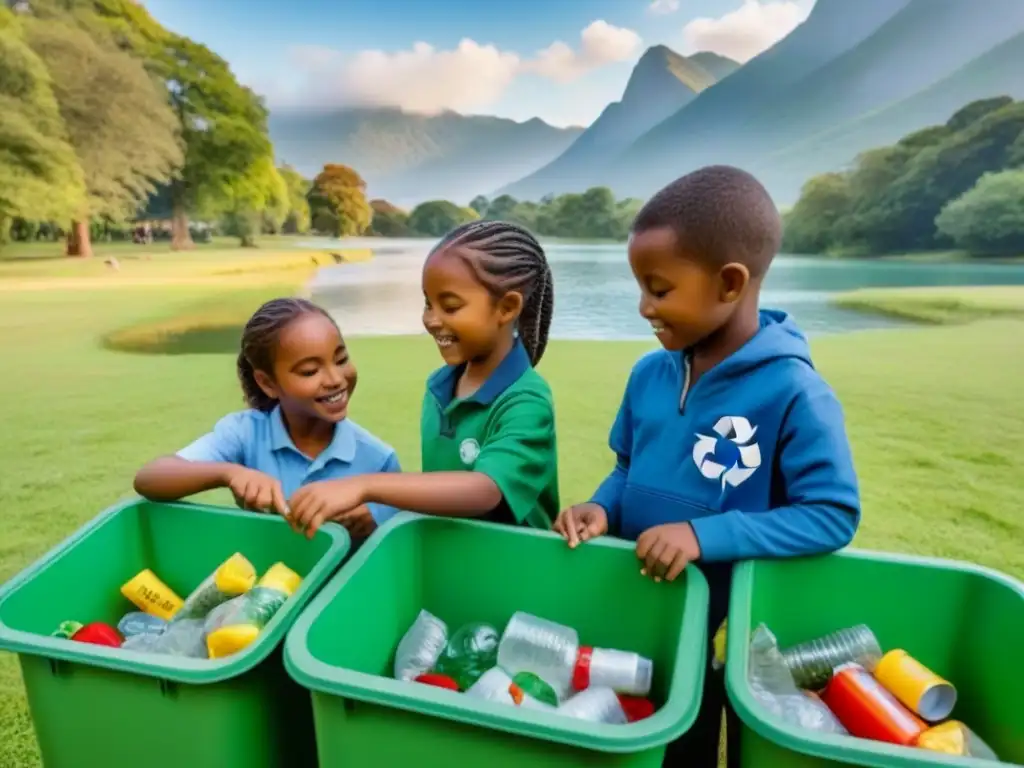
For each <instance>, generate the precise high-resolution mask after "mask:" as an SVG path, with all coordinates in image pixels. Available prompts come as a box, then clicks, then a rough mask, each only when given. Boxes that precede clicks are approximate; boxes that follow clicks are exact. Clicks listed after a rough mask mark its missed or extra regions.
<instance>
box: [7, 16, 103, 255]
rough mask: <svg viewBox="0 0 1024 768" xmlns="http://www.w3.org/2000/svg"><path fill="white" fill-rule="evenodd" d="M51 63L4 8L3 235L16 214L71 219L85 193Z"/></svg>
mask: <svg viewBox="0 0 1024 768" xmlns="http://www.w3.org/2000/svg"><path fill="white" fill-rule="evenodd" d="M84 191H85V190H84V184H83V179H82V169H81V166H80V165H79V163H78V159H77V157H76V156H75V151H74V149H73V148H72V146H71V144H70V143H69V142H68V140H67V133H66V129H65V126H64V121H63V120H62V119H61V115H60V109H59V107H58V105H57V100H56V99H55V98H54V95H53V91H52V89H51V80H50V75H49V73H48V71H47V69H46V66H45V65H44V64H43V62H42V61H41V60H40V59H39V57H38V56H37V55H36V54H35V53H34V52H33V51H32V49H31V48H30V47H29V45H28V44H27V43H26V41H25V39H24V37H23V35H22V29H21V25H20V23H19V22H18V21H17V20H16V19H15V17H14V16H13V14H11V13H10V11H8V10H7V9H6V8H0V241H2V239H3V238H2V236H3V235H6V233H7V231H8V229H9V227H10V222H11V219H13V218H14V217H22V218H25V219H55V220H59V219H70V217H71V215H72V214H73V213H74V211H76V210H78V208H79V206H80V205H81V204H82V201H83V198H84Z"/></svg>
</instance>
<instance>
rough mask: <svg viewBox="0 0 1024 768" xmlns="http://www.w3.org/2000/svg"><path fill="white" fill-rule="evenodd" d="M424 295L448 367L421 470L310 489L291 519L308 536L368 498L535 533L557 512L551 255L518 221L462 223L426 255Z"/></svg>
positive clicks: (440, 377) (439, 376)
mask: <svg viewBox="0 0 1024 768" xmlns="http://www.w3.org/2000/svg"><path fill="white" fill-rule="evenodd" d="M423 295H424V299H425V305H424V309H423V325H424V327H425V328H426V329H427V332H428V333H429V334H430V335H431V336H432V337H433V339H434V342H435V343H436V344H437V349H438V352H439V353H440V355H441V358H442V359H443V360H444V362H445V365H444V366H442V367H441V368H439V369H438V370H436V371H434V373H432V374H431V375H430V377H429V378H428V379H427V386H426V392H425V394H424V398H423V411H422V416H421V423H420V432H421V449H422V467H423V471H422V472H418V473H413V472H402V473H379V474H368V475H360V476H358V477H351V478H346V479H342V480H337V481H329V482H325V483H317V484H315V485H309V486H306V487H305V488H303V489H301V490H299V491H298V492H297V493H296V494H295V496H294V497H293V498H292V500H291V512H292V515H294V517H295V519H296V520H297V521H298V522H300V523H301V524H303V525H305V526H306V531H307V535H309V536H312V535H313V533H315V532H316V530H317V528H319V526H320V525H321V524H322V523H323V522H325V521H327V520H334V521H337V522H341V523H344V522H345V519H346V517H347V516H348V515H350V514H353V510H356V509H358V508H359V507H360V506H361V505H363V504H367V503H378V504H386V505H390V506H393V507H397V508H399V509H405V510H409V511H413V512H420V513H424V514H429V515H443V516H449V517H475V518H481V519H487V520H491V521H496V522H506V523H512V524H518V525H530V526H533V527H535V528H550V527H551V525H552V523H553V521H554V519H555V517H556V516H557V514H558V509H559V504H558V469H557V457H556V448H555V416H554V405H553V402H552V398H551V389H550V388H549V387H548V384H547V382H546V381H544V379H543V378H542V377H541V376H540V374H538V373H537V372H536V370H535V369H534V366H535V365H536V364H537V363H538V362H540V359H541V356H542V355H543V354H544V349H545V347H546V346H547V340H548V330H549V328H550V326H551V315H552V310H553V308H554V291H553V285H552V281H551V269H550V268H549V266H548V263H547V258H546V257H545V255H544V249H543V248H541V246H540V244H539V243H538V242H537V240H536V238H535V237H534V236H533V235H532V234H530V232H528V231H527V230H525V229H523V228H522V227H519V226H516V225H515V224H509V223H506V222H501V221H474V222H471V223H469V224H464V225H462V226H460V227H457V228H455V229H453V230H452V231H451V232H449V233H448V234H447V235H446V236H445V237H444V238H443V239H442V240H441V242H440V243H438V244H437V245H436V246H435V247H434V249H433V250H432V251H431V252H430V254H429V255H428V256H427V260H426V263H425V264H424V266H423Z"/></svg>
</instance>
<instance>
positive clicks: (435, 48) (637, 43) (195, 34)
mask: <svg viewBox="0 0 1024 768" xmlns="http://www.w3.org/2000/svg"><path fill="white" fill-rule="evenodd" d="M142 2H143V3H144V4H145V6H146V7H147V8H148V9H149V11H150V13H152V14H153V16H154V17H155V18H156V19H157V20H158V21H159V22H160V23H161V24H163V25H164V26H165V27H168V28H169V29H172V30H174V31H175V32H179V33H181V34H184V35H186V36H188V37H190V38H192V39H193V40H196V41H198V42H201V43H204V44H205V45H207V46H209V47H210V48H211V49H213V50H214V51H215V52H216V53H218V54H219V55H220V56H222V57H223V58H224V59H226V60H227V61H228V63H229V64H230V65H231V68H232V70H233V71H234V72H235V74H236V76H237V77H238V78H239V80H241V81H242V82H243V83H245V84H246V85H248V86H250V87H252V88H253V89H254V90H256V91H257V92H258V93H260V94H261V95H262V96H264V98H265V99H266V101H267V104H268V106H269V107H270V108H271V110H286V109H309V108H315V109H329V108H337V107H340V106H353V105H360V106H396V107H401V108H403V109H406V110H408V111H412V112H419V113H424V114H435V113H437V112H439V111H441V110H444V109H452V110H455V111H457V112H461V113H464V114H490V115H498V116H501V117H509V118H512V119H514V120H519V121H523V120H528V119H530V118H534V117H539V118H541V119H542V120H545V121H547V122H549V123H551V124H552V125H558V126H567V125H581V126H582V125H589V124H590V123H591V122H592V121H593V120H594V119H595V118H596V117H597V116H598V115H599V114H600V112H601V110H602V109H604V107H605V106H606V105H607V104H609V103H610V102H612V101H616V100H618V98H619V97H620V96H621V94H622V91H623V89H624V88H625V85H626V81H627V80H628V79H629V74H630V72H631V71H632V68H633V65H634V64H636V61H637V59H639V58H640V56H641V54H642V53H643V52H644V51H645V50H646V49H647V48H649V47H650V46H652V45H658V44H661V45H667V46H668V47H670V48H672V49H673V50H675V51H677V52H679V53H682V54H684V55H686V54H692V53H696V52H698V51H714V52H716V53H720V54H722V55H725V56H729V57H730V58H733V59H735V60H737V61H740V62H744V61H747V60H749V59H750V58H752V57H753V56H755V55H757V54H758V53H760V52H762V51H763V50H765V49H767V48H769V47H771V45H773V44H774V43H775V42H777V41H778V40H780V39H782V38H783V37H785V36H786V35H787V34H788V33H789V32H790V31H792V30H793V28H794V27H795V26H797V25H798V24H799V23H800V22H802V21H803V20H804V19H805V18H806V17H807V14H808V13H809V12H810V10H811V7H812V6H813V5H814V2H815V0H514V1H513V2H500V1H499V0H373V1H371V0H290V2H287V3H281V2H275V1H274V0H212V2H211V0H142Z"/></svg>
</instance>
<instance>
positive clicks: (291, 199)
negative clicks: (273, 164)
mask: <svg viewBox="0 0 1024 768" xmlns="http://www.w3.org/2000/svg"><path fill="white" fill-rule="evenodd" d="M277 170H278V172H279V173H280V174H281V178H282V179H283V180H284V184H285V187H287V189H288V213H287V215H286V216H285V220H284V223H283V224H282V225H281V231H282V232H285V233H286V234H290V235H304V234H305V233H306V232H308V231H309V224H310V212H309V200H307V199H306V196H307V195H308V194H309V189H310V186H311V184H310V182H309V181H307V180H306V179H305V178H303V176H302V174H301V173H299V172H298V171H297V170H295V169H294V168H292V167H291V166H290V165H285V166H282V167H281V168H278V169H277Z"/></svg>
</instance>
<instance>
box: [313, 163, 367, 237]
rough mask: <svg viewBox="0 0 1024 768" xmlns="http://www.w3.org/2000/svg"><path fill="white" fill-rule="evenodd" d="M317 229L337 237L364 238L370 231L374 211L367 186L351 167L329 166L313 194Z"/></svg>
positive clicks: (318, 179) (315, 184) (320, 175)
mask: <svg viewBox="0 0 1024 768" xmlns="http://www.w3.org/2000/svg"><path fill="white" fill-rule="evenodd" d="M309 206H310V211H311V213H312V217H313V228H314V229H316V230H317V231H319V232H324V233H326V234H331V235H333V236H334V237H350V236H354V235H361V234H363V233H364V232H366V230H367V229H368V228H369V227H370V222H371V221H372V220H373V209H372V208H371V207H370V203H369V202H368V201H367V199H366V182H365V181H363V178H362V176H360V175H359V174H358V173H357V172H356V171H355V170H353V169H352V168H350V167H348V166H347V165H340V164H335V163H328V164H327V165H325V166H324V169H323V170H322V171H321V172H320V173H319V174H317V177H316V178H315V179H314V180H313V186H312V188H311V189H310V192H309Z"/></svg>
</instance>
